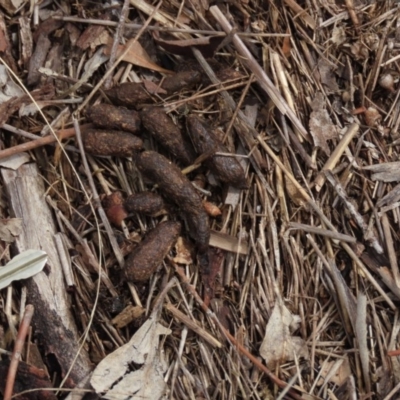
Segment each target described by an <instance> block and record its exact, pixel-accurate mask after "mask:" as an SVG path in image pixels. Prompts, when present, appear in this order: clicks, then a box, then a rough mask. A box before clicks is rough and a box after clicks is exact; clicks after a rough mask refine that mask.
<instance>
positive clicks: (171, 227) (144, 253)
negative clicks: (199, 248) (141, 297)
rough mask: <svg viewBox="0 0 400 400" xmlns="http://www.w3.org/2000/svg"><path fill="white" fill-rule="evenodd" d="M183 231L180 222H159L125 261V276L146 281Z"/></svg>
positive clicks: (132, 279) (138, 280)
mask: <svg viewBox="0 0 400 400" xmlns="http://www.w3.org/2000/svg"><path fill="white" fill-rule="evenodd" d="M180 231H181V224H180V223H179V222H173V221H167V222H162V223H161V224H158V225H157V226H156V227H155V228H154V229H153V230H151V231H150V232H149V233H148V234H147V235H146V236H145V237H144V239H143V240H142V241H141V242H140V243H139V244H138V245H137V247H135V248H134V250H133V251H132V253H131V254H130V255H129V256H128V258H127V259H126V262H125V276H126V278H127V279H128V280H129V281H132V282H145V281H147V280H148V279H149V278H150V277H151V275H153V273H154V272H155V271H156V269H157V267H158V266H159V265H160V264H161V263H162V261H163V259H164V258H165V256H166V255H167V254H168V252H169V251H170V249H171V247H172V246H173V245H174V244H175V242H176V240H177V239H178V236H179V233H180Z"/></svg>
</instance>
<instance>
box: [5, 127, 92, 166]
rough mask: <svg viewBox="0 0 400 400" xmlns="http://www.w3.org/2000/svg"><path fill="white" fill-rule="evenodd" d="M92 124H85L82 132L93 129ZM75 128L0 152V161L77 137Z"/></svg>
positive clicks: (62, 130)
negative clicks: (56, 135)
mask: <svg viewBox="0 0 400 400" xmlns="http://www.w3.org/2000/svg"><path fill="white" fill-rule="evenodd" d="M92 127H93V125H92V124H85V125H82V126H81V130H82V132H84V131H86V130H87V129H90V128H92ZM75 133H76V132H75V128H68V129H61V130H59V131H58V137H55V136H53V135H49V136H45V137H42V138H40V139H36V140H32V141H31V142H27V143H22V144H19V145H17V146H13V147H10V148H8V149H5V150H1V151H0V159H2V158H5V157H9V156H12V155H14V154H19V153H22V152H24V151H29V150H33V149H37V148H38V147H42V146H45V145H47V144H51V143H54V142H57V141H60V140H63V139H67V138H70V137H72V136H75Z"/></svg>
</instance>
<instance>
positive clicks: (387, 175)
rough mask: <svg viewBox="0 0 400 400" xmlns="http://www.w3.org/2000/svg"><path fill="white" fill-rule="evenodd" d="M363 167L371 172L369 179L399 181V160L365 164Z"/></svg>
mask: <svg viewBox="0 0 400 400" xmlns="http://www.w3.org/2000/svg"><path fill="white" fill-rule="evenodd" d="M363 169H366V170H367V171H371V172H372V175H371V179H372V180H373V181H383V182H399V181H400V161H394V162H387V163H381V164H375V165H367V166H366V167H364V168H363Z"/></svg>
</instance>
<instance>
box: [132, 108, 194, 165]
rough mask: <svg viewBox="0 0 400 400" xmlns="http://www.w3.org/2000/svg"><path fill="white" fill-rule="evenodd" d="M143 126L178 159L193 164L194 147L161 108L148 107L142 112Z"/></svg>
mask: <svg viewBox="0 0 400 400" xmlns="http://www.w3.org/2000/svg"><path fill="white" fill-rule="evenodd" d="M140 115H141V117H142V123H143V126H144V127H145V128H146V129H147V130H148V131H149V132H150V133H151V134H152V135H153V136H154V138H155V139H156V140H157V141H158V142H159V143H160V144H162V145H163V146H164V147H165V148H166V149H167V150H168V151H169V152H171V153H172V154H173V155H174V156H175V157H176V158H178V159H179V160H180V161H182V162H183V163H184V164H185V165H189V164H191V163H192V162H193V161H194V159H195V155H194V151H193V147H192V145H191V144H190V143H189V141H188V140H186V139H185V138H184V137H183V135H182V132H181V130H180V129H179V127H177V126H176V125H175V124H174V123H173V122H172V120H171V118H170V117H169V116H168V115H167V114H166V113H165V111H163V110H162V109H161V108H159V107H147V108H145V109H143V110H142V111H141V112H140Z"/></svg>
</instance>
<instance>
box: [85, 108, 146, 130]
mask: <svg viewBox="0 0 400 400" xmlns="http://www.w3.org/2000/svg"><path fill="white" fill-rule="evenodd" d="M86 115H87V117H88V118H89V119H90V120H91V121H92V122H93V124H95V125H96V126H98V127H99V128H104V129H120V130H122V131H126V132H131V133H136V132H138V131H139V129H140V125H141V124H140V115H139V113H138V112H137V111H135V110H128V109H127V108H125V107H116V106H113V105H111V104H97V105H95V106H92V107H90V108H89V110H88V111H87V114H86Z"/></svg>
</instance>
